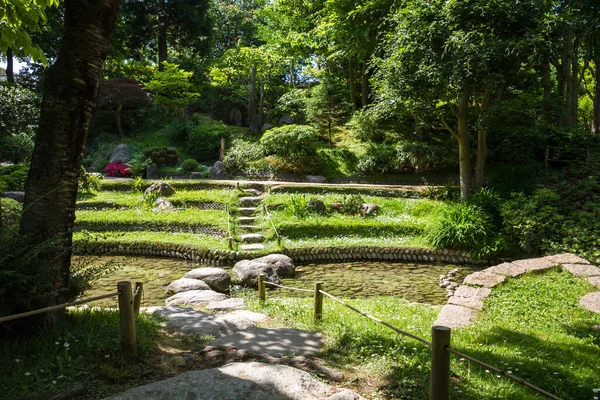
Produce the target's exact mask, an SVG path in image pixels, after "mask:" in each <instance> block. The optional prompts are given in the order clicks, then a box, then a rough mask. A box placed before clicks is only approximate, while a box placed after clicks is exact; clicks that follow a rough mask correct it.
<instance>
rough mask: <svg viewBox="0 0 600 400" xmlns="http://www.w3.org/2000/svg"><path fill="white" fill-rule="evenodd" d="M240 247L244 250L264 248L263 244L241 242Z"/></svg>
mask: <svg viewBox="0 0 600 400" xmlns="http://www.w3.org/2000/svg"><path fill="white" fill-rule="evenodd" d="M240 249H242V250H245V251H258V250H264V249H265V245H263V244H258V243H257V244H243V245H241V246H240Z"/></svg>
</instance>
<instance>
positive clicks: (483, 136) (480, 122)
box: [473, 88, 491, 188]
mask: <svg viewBox="0 0 600 400" xmlns="http://www.w3.org/2000/svg"><path fill="white" fill-rule="evenodd" d="M490 97H491V89H489V88H488V89H486V90H485V92H484V93H483V96H482V97H481V104H480V105H479V116H478V118H477V160H476V162H475V179H474V181H473V186H474V187H475V188H480V187H482V186H483V175H484V172H485V160H486V158H487V152H488V149H487V130H488V126H487V122H488V109H489V105H490Z"/></svg>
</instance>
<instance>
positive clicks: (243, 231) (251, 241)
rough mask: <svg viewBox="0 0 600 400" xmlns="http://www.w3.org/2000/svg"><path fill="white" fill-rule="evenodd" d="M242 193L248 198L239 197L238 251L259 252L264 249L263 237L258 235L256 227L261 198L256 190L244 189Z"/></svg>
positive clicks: (260, 208) (260, 234) (258, 229)
mask: <svg viewBox="0 0 600 400" xmlns="http://www.w3.org/2000/svg"><path fill="white" fill-rule="evenodd" d="M244 192H245V193H247V194H248V195H249V196H245V197H240V199H239V204H240V207H239V209H238V210H239V212H240V216H239V217H238V226H237V227H238V234H239V242H241V243H242V245H241V246H240V250H243V251H260V250H264V249H265V245H264V244H263V242H264V241H265V237H264V236H263V234H262V233H260V228H259V227H258V218H259V215H260V214H261V213H262V207H261V202H262V200H263V198H262V197H261V195H262V193H260V192H259V191H258V190H256V189H244Z"/></svg>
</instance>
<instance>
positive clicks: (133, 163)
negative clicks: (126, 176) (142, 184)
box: [125, 154, 152, 177]
mask: <svg viewBox="0 0 600 400" xmlns="http://www.w3.org/2000/svg"><path fill="white" fill-rule="evenodd" d="M150 164H152V158H148V157H146V155H145V154H137V155H136V156H134V157H133V158H132V159H131V160H129V161H127V162H126V163H125V165H127V166H128V167H129V171H130V172H131V173H132V174H133V175H134V176H136V177H142V176H144V175H146V167H148V165H150Z"/></svg>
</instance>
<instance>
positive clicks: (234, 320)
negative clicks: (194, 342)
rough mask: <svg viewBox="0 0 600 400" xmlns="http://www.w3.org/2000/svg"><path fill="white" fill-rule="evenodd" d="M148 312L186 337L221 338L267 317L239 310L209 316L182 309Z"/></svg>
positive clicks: (157, 309) (159, 309) (161, 309)
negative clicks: (163, 320) (163, 319)
mask: <svg viewBox="0 0 600 400" xmlns="http://www.w3.org/2000/svg"><path fill="white" fill-rule="evenodd" d="M146 312H149V313H151V314H155V315H158V316H160V317H163V318H165V319H166V324H165V325H166V328H167V329H168V330H170V331H176V332H179V333H181V334H184V335H199V336H214V337H221V336H226V335H231V334H233V333H235V332H238V331H240V330H243V329H248V328H252V327H254V326H255V324H256V323H257V322H260V321H262V320H263V319H265V318H266V315H264V314H260V313H255V312H252V311H246V310H238V311H234V312H231V313H228V314H217V315H208V314H206V313H204V312H202V311H199V310H194V309H192V308H182V307H173V306H170V307H169V306H167V307H149V308H148V309H146Z"/></svg>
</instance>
